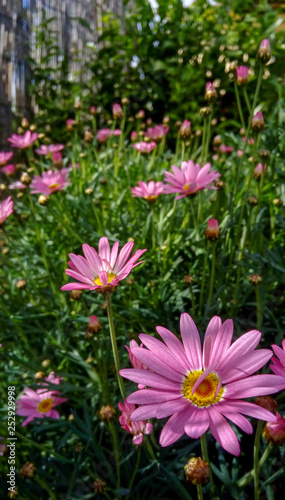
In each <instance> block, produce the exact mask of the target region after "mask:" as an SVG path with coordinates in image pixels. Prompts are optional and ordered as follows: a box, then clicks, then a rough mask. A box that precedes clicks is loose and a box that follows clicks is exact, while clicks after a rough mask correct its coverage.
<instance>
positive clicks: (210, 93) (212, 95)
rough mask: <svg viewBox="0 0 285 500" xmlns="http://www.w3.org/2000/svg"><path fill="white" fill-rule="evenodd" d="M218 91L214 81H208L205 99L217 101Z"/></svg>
mask: <svg viewBox="0 0 285 500" xmlns="http://www.w3.org/2000/svg"><path fill="white" fill-rule="evenodd" d="M217 97H218V95H217V91H216V89H215V87H214V85H213V83H212V82H207V84H206V90H205V99H206V101H208V102H215V101H216V99H217Z"/></svg>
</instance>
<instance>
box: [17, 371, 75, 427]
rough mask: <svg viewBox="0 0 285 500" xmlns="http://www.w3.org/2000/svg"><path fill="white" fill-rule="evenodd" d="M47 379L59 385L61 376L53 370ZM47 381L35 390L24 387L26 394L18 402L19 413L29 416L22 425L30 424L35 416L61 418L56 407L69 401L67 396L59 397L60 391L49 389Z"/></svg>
mask: <svg viewBox="0 0 285 500" xmlns="http://www.w3.org/2000/svg"><path fill="white" fill-rule="evenodd" d="M45 380H46V381H48V382H50V383H53V384H57V385H59V383H60V378H59V377H54V374H53V372H51V373H50V374H49V376H48V377H46V378H45ZM44 386H47V384H46V383H42V384H41V385H40V388H39V389H36V390H35V391H34V390H32V389H30V388H29V387H25V388H24V394H22V395H21V396H20V397H19V399H18V401H17V402H16V404H17V406H18V408H17V411H16V413H17V415H21V416H25V417H27V418H26V420H24V422H23V423H22V426H23V427H24V426H25V425H27V424H29V423H30V422H31V421H32V420H34V419H35V418H44V417H49V418H55V419H59V418H60V415H59V413H58V411H57V410H54V407H55V406H57V405H59V404H61V403H64V402H65V401H67V399H66V398H60V397H58V394H59V391H54V390H51V391H49V390H48V388H47V387H44Z"/></svg>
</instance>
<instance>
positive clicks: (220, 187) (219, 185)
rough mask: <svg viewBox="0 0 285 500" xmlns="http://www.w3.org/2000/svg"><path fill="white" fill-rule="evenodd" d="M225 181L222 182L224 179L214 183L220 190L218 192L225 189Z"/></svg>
mask: <svg viewBox="0 0 285 500" xmlns="http://www.w3.org/2000/svg"><path fill="white" fill-rule="evenodd" d="M225 185H226V183H225V181H222V179H216V180H215V181H214V186H215V187H216V188H218V190H221V189H224V188H225Z"/></svg>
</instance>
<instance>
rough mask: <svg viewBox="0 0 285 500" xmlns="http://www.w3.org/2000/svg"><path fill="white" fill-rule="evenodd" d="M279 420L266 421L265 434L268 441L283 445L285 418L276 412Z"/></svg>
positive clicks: (284, 440)
mask: <svg viewBox="0 0 285 500" xmlns="http://www.w3.org/2000/svg"><path fill="white" fill-rule="evenodd" d="M276 417H277V421H276V422H275V423H273V422H266V424H265V427H264V430H263V436H264V438H265V440H266V441H267V442H268V443H272V444H273V445H274V446H282V444H284V443H285V418H283V417H281V415H280V414H279V413H277V414H276Z"/></svg>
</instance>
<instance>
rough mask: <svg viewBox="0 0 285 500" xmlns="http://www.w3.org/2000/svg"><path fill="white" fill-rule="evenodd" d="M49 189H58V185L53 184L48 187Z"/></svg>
mask: <svg viewBox="0 0 285 500" xmlns="http://www.w3.org/2000/svg"><path fill="white" fill-rule="evenodd" d="M49 188H50V189H56V188H59V184H58V183H57V182H56V183H55V184H50V185H49Z"/></svg>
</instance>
